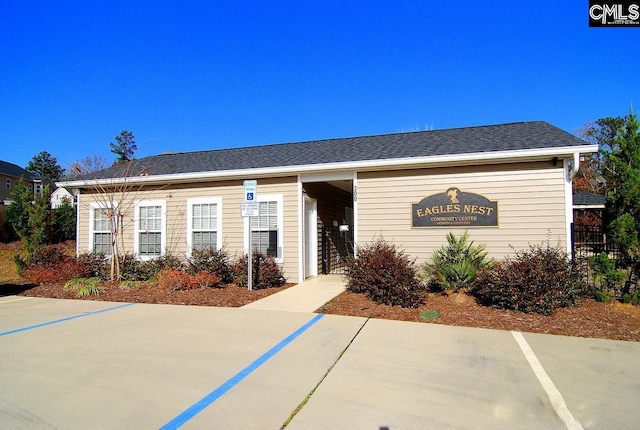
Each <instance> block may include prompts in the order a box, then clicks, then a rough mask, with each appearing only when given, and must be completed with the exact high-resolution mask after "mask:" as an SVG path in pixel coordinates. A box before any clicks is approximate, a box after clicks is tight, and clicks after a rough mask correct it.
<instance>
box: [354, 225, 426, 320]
mask: <svg viewBox="0 0 640 430" xmlns="http://www.w3.org/2000/svg"><path fill="white" fill-rule="evenodd" d="M345 275H346V277H347V289H348V290H349V291H352V292H354V293H360V294H365V295H366V296H367V297H368V298H369V299H371V300H373V301H374V302H376V303H379V304H386V305H391V306H402V307H407V308H411V307H417V306H419V305H420V304H422V303H423V302H424V297H425V287H424V285H423V284H422V282H421V281H420V278H419V276H418V269H417V268H416V266H415V260H413V261H412V260H410V259H409V257H407V256H406V255H405V253H404V252H403V251H401V250H399V249H398V248H397V247H396V246H395V245H394V244H391V243H388V242H386V241H385V240H384V239H382V238H379V239H377V240H374V241H373V242H371V243H368V244H366V245H363V246H360V247H358V256H357V257H352V256H350V257H348V258H347V259H346V264H345Z"/></svg>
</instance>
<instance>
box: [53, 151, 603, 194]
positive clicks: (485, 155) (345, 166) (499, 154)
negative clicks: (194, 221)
mask: <svg viewBox="0 0 640 430" xmlns="http://www.w3.org/2000/svg"><path fill="white" fill-rule="evenodd" d="M597 151H598V145H580V146H566V147H556V148H539V149H524V150H516V151H496V152H474V153H469V154H451V155H436V156H427V157H408V158H391V159H383V160H362V161H346V162H340V163H326V164H322V163H318V164H308V165H296V166H278V167H264V168H257V169H238V170H220V171H210V172H192V173H177V174H169V175H149V176H131V177H127V178H108V179H98V180H87V181H82V180H76V181H64V182H57V183H56V185H57V186H59V187H74V188H75V187H80V188H81V187H87V186H91V185H97V184H101V185H111V184H121V183H125V182H128V183H132V184H133V183H135V184H142V183H157V182H162V183H176V182H190V181H194V180H203V179H214V180H215V179H218V180H222V179H236V178H246V177H249V176H251V177H265V176H289V175H298V174H300V173H303V174H311V173H322V172H335V171H344V170H351V171H353V170H358V171H366V170H381V169H386V170H389V169H394V168H398V167H414V168H416V167H434V166H447V165H468V164H488V163H508V162H523V161H534V160H539V159H545V158H549V157H558V158H567V157H573V156H574V154H576V153H589V152H597Z"/></svg>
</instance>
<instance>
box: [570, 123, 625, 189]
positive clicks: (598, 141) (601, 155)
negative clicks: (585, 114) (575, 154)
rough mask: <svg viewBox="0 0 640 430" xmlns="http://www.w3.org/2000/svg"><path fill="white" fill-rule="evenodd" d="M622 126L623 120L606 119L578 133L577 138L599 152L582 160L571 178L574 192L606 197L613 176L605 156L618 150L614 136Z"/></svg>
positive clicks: (613, 180) (587, 125)
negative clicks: (597, 148) (592, 145)
mask: <svg viewBox="0 0 640 430" xmlns="http://www.w3.org/2000/svg"><path fill="white" fill-rule="evenodd" d="M623 126H624V118H622V117H607V118H600V119H599V120H597V121H592V122H589V123H587V124H585V126H584V127H583V128H582V129H581V130H579V131H578V133H577V135H578V137H580V138H581V139H583V140H586V141H587V142H589V143H592V144H594V145H598V147H599V151H598V152H596V153H593V154H591V156H588V157H587V156H585V158H583V160H582V162H581V165H580V170H579V171H578V174H577V175H576V177H575V178H573V188H574V191H575V192H590V193H596V194H602V195H606V194H607V190H608V189H610V188H612V187H615V175H614V174H613V171H612V170H611V166H609V165H608V162H607V159H606V154H610V153H611V152H612V151H613V150H615V149H618V143H617V142H616V136H617V135H618V132H619V131H620V130H621V129H622V127H623Z"/></svg>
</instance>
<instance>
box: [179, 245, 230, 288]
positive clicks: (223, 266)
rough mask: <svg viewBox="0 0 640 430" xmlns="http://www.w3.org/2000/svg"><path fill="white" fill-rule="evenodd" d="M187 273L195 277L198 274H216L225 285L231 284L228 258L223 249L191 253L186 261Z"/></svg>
mask: <svg viewBox="0 0 640 430" xmlns="http://www.w3.org/2000/svg"><path fill="white" fill-rule="evenodd" d="M187 272H188V273H189V274H190V275H195V274H197V273H199V272H210V273H216V274H217V275H218V276H219V277H220V278H221V281H222V282H223V283H225V284H230V283H231V282H233V273H232V272H231V267H230V265H229V256H228V254H227V252H226V251H225V250H224V248H223V249H219V250H214V249H212V248H206V249H203V250H197V251H193V252H192V253H191V257H190V258H189V259H188V260H187Z"/></svg>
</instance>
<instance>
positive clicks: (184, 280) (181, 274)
mask: <svg viewBox="0 0 640 430" xmlns="http://www.w3.org/2000/svg"><path fill="white" fill-rule="evenodd" d="M156 285H157V286H158V287H160V288H171V289H173V290H188V289H190V288H191V287H192V283H191V276H189V274H188V273H187V272H185V271H184V270H181V269H162V270H160V271H159V272H158V274H157V277H156Z"/></svg>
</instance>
